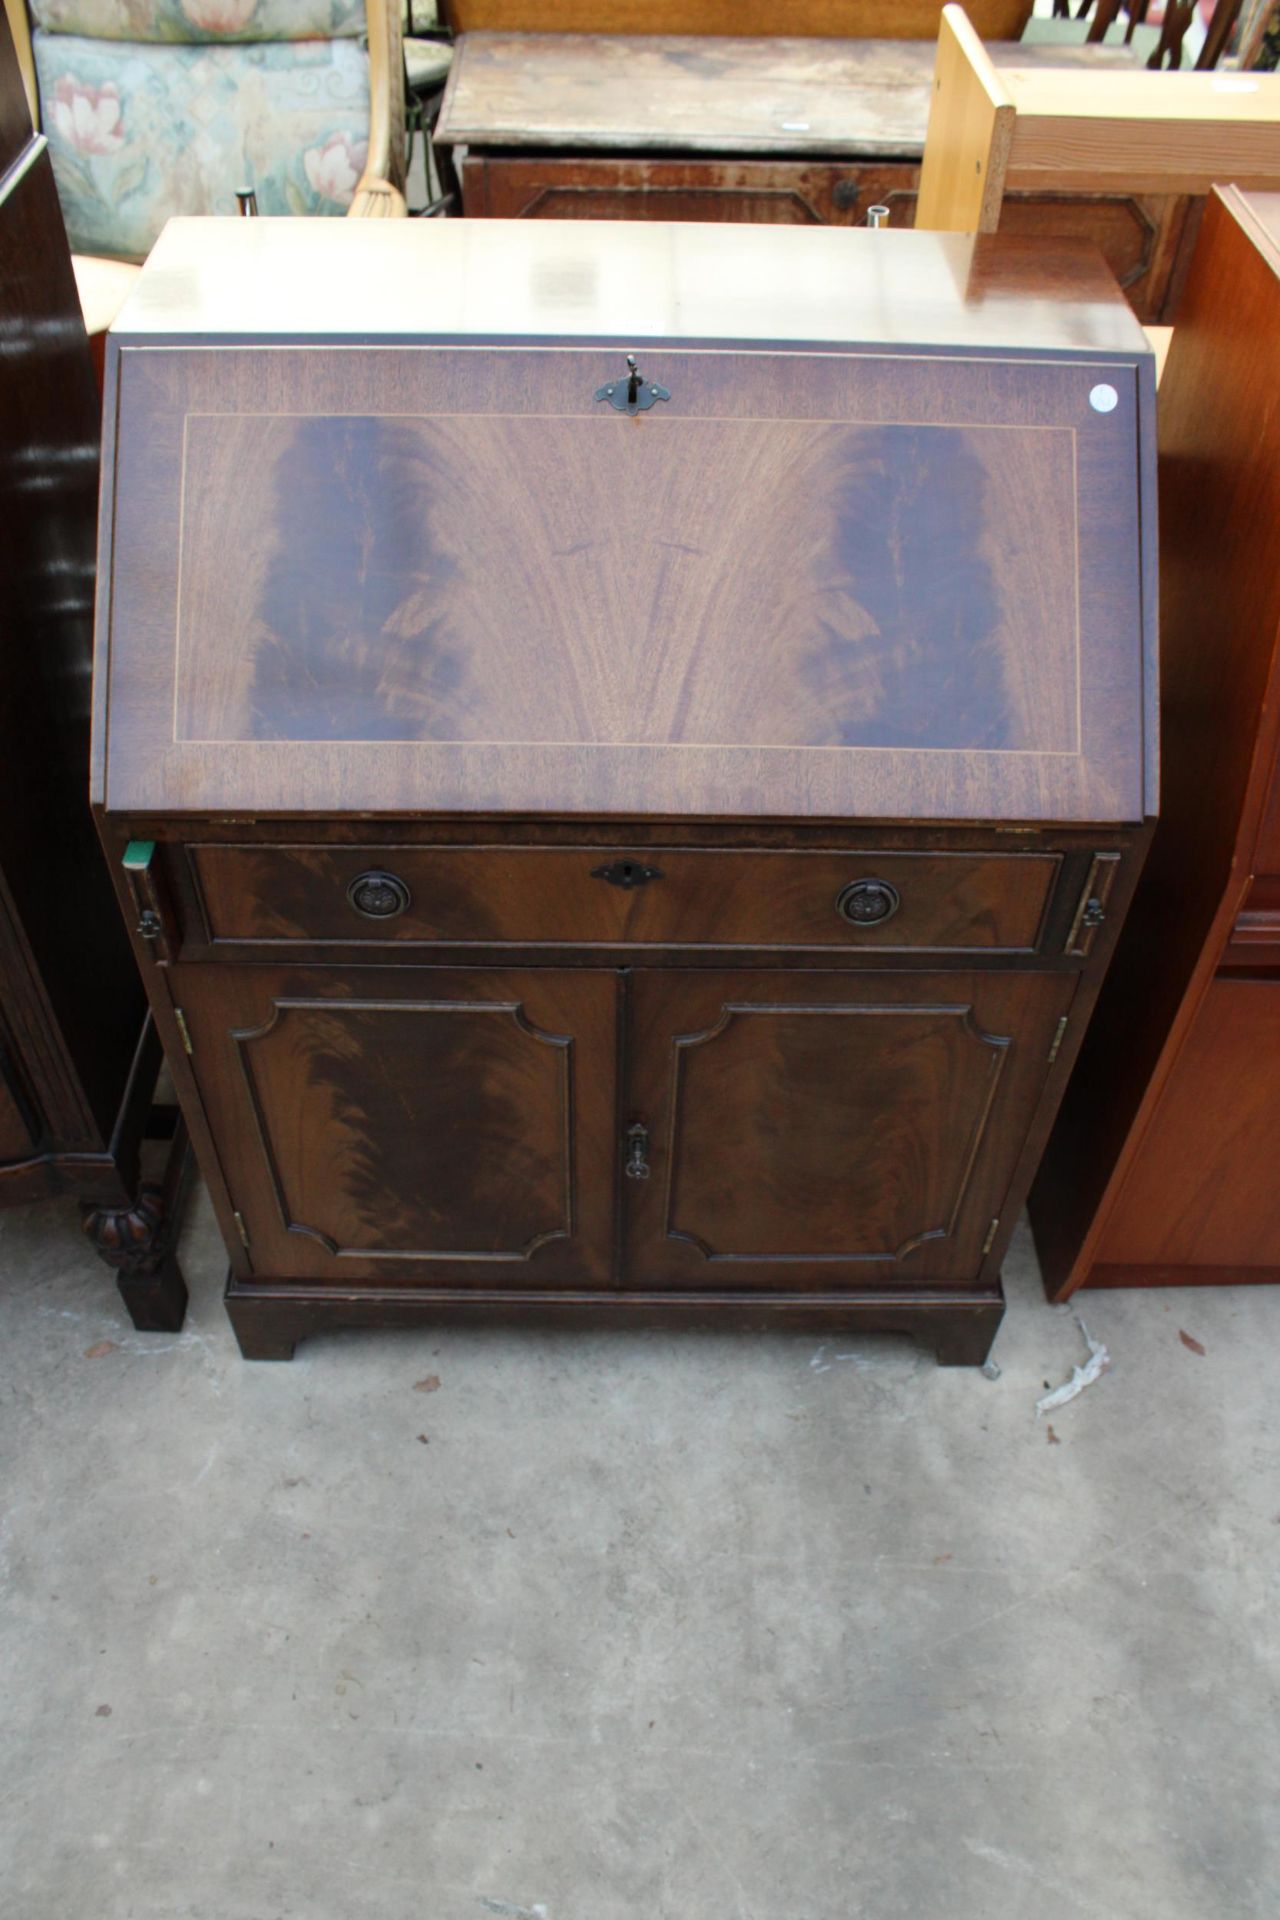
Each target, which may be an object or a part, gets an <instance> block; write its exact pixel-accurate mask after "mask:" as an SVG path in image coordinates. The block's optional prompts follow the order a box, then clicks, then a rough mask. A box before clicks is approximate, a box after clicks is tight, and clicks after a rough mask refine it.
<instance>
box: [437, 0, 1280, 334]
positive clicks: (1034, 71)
mask: <svg viewBox="0 0 1280 1920" xmlns="http://www.w3.org/2000/svg"><path fill="white" fill-rule="evenodd" d="M937 21H938V9H937V8H936V7H934V9H933V11H932V25H931V28H930V32H931V34H933V35H934V38H933V39H931V40H927V41H926V40H893V41H890V40H867V41H854V40H843V41H842V40H804V39H794V38H793V39H772V40H761V39H750V38H745V39H728V38H724V39H690V38H688V37H680V36H674V35H673V36H667V37H662V36H655V35H652V34H650V35H647V36H637V37H635V38H629V39H624V38H613V39H609V38H602V37H597V36H589V35H581V34H578V35H575V34H567V33H563V34H548V33H542V34H533V33H514V32H511V33H480V34H477V33H468V34H466V35H465V36H464V38H463V39H462V40H461V42H460V43H459V45H458V48H457V50H456V54H455V59H454V65H453V69H452V73H451V75H450V81H449V86H448V88H447V89H446V95H445V102H444V107H443V109H442V111H441V117H440V122H439V126H438V129H437V135H436V138H437V143H438V144H439V145H440V146H442V147H443V148H446V149H447V150H448V151H449V152H450V153H451V154H452V156H453V160H454V164H455V167H456V169H457V173H458V177H459V180H460V184H461V191H462V200H463V206H464V208H465V211H466V212H467V214H468V215H470V216H472V217H481V218H491V219H597V220H599V219H606V220H608V219H629V220H632V219H648V220H726V221H740V222H751V223H760V222H770V223H778V224H785V225H818V224H822V225H833V226H861V225H864V224H865V222H866V217H867V210H868V208H869V207H871V206H874V205H877V204H881V205H884V206H887V207H888V208H889V215H890V219H889V224H890V225H891V226H895V227H896V226H908V227H909V226H911V225H912V224H913V222H914V221H915V215H916V191H917V187H918V184H919V180H920V163H921V156H922V155H923V152H924V146H925V131H926V127H927V125H928V122H929V114H930V99H931V95H932V88H933V79H934V67H935V47H936V28H937ZM775 24H776V25H778V26H779V27H780V28H781V27H782V26H783V25H785V28H786V30H787V31H788V32H792V31H793V30H794V29H793V20H792V15H791V13H790V12H789V11H788V12H787V13H786V16H785V22H784V20H783V16H782V15H781V13H779V14H778V16H777V19H776V21H775ZM988 52H989V54H990V57H991V60H992V61H994V63H995V64H996V67H997V70H998V72H999V73H1001V74H1004V73H1005V71H1006V69H1012V70H1013V71H1014V72H1015V73H1016V84H1017V86H1019V87H1021V86H1023V85H1024V83H1025V82H1026V81H1027V80H1028V79H1029V78H1030V77H1031V76H1035V75H1041V76H1043V75H1045V73H1046V72H1047V71H1050V70H1051V71H1052V72H1054V74H1055V75H1057V74H1060V73H1061V74H1063V75H1064V76H1071V75H1074V76H1076V78H1077V81H1078V85H1079V86H1080V87H1082V88H1086V89H1088V88H1091V87H1092V86H1093V85H1094V83H1095V82H1099V83H1100V82H1105V84H1106V86H1107V87H1109V88H1113V89H1114V88H1117V87H1119V86H1121V85H1122V84H1123V83H1124V81H1125V80H1126V79H1128V80H1129V81H1133V80H1137V81H1139V82H1141V83H1143V84H1144V85H1145V86H1155V87H1162V86H1164V87H1168V86H1172V87H1173V88H1174V90H1175V95H1177V89H1178V88H1180V87H1183V86H1184V83H1186V82H1190V83H1191V86H1192V88H1193V89H1197V88H1198V89H1201V90H1202V91H1207V92H1208V94H1209V96H1210V98H1212V99H1213V100H1215V101H1216V102H1218V105H1219V110H1220V111H1232V112H1234V111H1236V110H1237V109H1238V108H1239V107H1240V105H1241V103H1242V102H1246V103H1247V101H1248V100H1249V99H1251V98H1254V97H1255V96H1254V95H1253V94H1249V93H1243V92H1236V91H1232V90H1231V89H1234V88H1237V87H1251V86H1253V85H1254V84H1255V82H1262V83H1263V84H1264V86H1265V87H1269V88H1274V87H1275V86H1280V82H1276V81H1274V79H1273V78H1271V77H1264V76H1261V75H1257V76H1254V75H1250V76H1248V77H1247V78H1246V77H1242V76H1232V75H1214V74H1200V75H1185V76H1178V75H1170V74H1165V75H1156V74H1148V73H1146V72H1144V71H1142V70H1140V69H1137V68H1135V65H1134V61H1133V56H1132V55H1130V54H1129V53H1128V52H1127V51H1126V50H1125V49H1124V48H1109V47H1090V48H1087V49H1086V48H1078V49H1068V48H1063V47H1056V46H1055V47H1044V46H1036V45H1026V44H1023V45H1007V44H1002V45H994V46H991V47H990V48H989V49H988ZM983 58H985V56H983ZM1177 97H1181V96H1180V95H1178V96H1177ZM1267 133H1268V136H1269V139H1268V143H1267V146H1266V152H1265V154H1263V155H1262V156H1261V157H1259V156H1258V155H1256V154H1254V155H1253V164H1254V166H1255V167H1262V168H1264V169H1267V170H1268V171H1266V172H1265V173H1264V174H1259V173H1257V172H1255V173H1254V174H1252V175H1251V176H1250V177H1251V178H1252V179H1253V182H1254V184H1256V185H1262V184H1266V183H1267V182H1268V181H1269V182H1270V183H1271V184H1274V185H1275V186H1276V187H1278V188H1280V136H1277V134H1276V131H1275V128H1274V127H1273V128H1270V129H1268V130H1267ZM1179 150H1180V149H1179V142H1178V141H1174V142H1173V143H1172V144H1170V143H1166V144H1165V145H1164V146H1163V147H1162V149H1161V157H1160V162H1159V165H1158V166H1157V167H1156V168H1155V169H1154V171H1151V170H1148V171H1146V172H1140V171H1138V170H1137V169H1136V168H1135V167H1133V166H1132V165H1128V166H1120V167H1113V168H1112V169H1111V171H1110V172H1109V174H1108V176H1107V178H1106V179H1105V180H1101V179H1096V178H1085V177H1083V176H1080V175H1076V176H1073V177H1071V178H1070V179H1067V178H1066V177H1065V174H1064V177H1062V178H1059V177H1058V174H1057V173H1056V172H1055V171H1054V167H1056V166H1058V165H1059V164H1064V165H1065V161H1066V160H1067V159H1069V157H1070V156H1069V153H1067V154H1066V155H1065V156H1064V154H1063V153H1062V152H1057V153H1056V154H1055V159H1054V167H1048V168H1046V167H1045V166H1043V165H1042V164H1041V163H1040V159H1039V158H1038V157H1037V156H1031V162H1032V163H1031V164H1028V166H1027V167H1026V168H1022V167H1021V166H1020V165H1018V164H1015V165H1014V166H1013V168H1012V169H1011V170H1010V171H1009V173H1008V175H1007V177H1006V178H1004V179H1003V181H1002V182H1001V193H1000V194H999V195H997V196H996V197H995V199H994V200H993V202H992V209H993V213H994V210H995V209H998V212H999V222H1000V227H1001V230H1002V231H1003V232H1007V233H1016V234H1051V235H1053V236H1054V237H1056V238H1070V237H1076V238H1079V239H1083V240H1090V241H1092V242H1093V243H1094V244H1095V245H1096V246H1098V247H1099V248H1100V249H1101V250H1102V253H1103V255H1104V257H1105V258H1106V260H1107V263H1108V265H1109V266H1110V268H1111V270H1112V272H1113V274H1114V275H1115V277H1116V278H1117V280H1118V281H1119V282H1120V284H1121V286H1122V287H1123V288H1124V289H1125V291H1126V293H1127V294H1128V297H1129V302H1130V304H1131V306H1132V307H1133V309H1134V311H1135V313H1136V314H1137V315H1138V317H1139V319H1140V320H1142V321H1144V322H1155V323H1157V324H1159V323H1161V322H1165V323H1167V322H1170V321H1171V320H1172V318H1173V316H1174V314H1175V312H1176V309H1177V302H1178V296H1179V291H1180V288H1181V284H1182V279H1183V276H1184V273H1185V268H1186V263H1187V261H1188V260H1189V258H1190V254H1191V250H1192V245H1193V243H1194V237H1195V230H1196V226H1197V224H1198V221H1199V218H1200V213H1201V211H1202V209H1203V205H1204V200H1203V196H1204V194H1205V193H1206V192H1207V191H1208V186H1209V184H1210V182H1211V181H1212V180H1213V179H1214V178H1219V177H1232V178H1233V177H1238V176H1239V172H1240V166H1239V162H1240V159H1241V156H1240V154H1238V153H1237V152H1236V151H1235V150H1234V149H1230V150H1228V149H1226V148H1223V149H1221V150H1220V151H1219V152H1218V154H1217V162H1215V165H1214V166H1210V167H1209V168H1208V169H1207V171H1206V168H1205V167H1198V168H1197V169H1196V170H1193V171H1192V172H1191V173H1190V174H1187V172H1186V171H1185V169H1184V170H1183V171H1182V172H1181V173H1179V172H1176V171H1171V169H1172V168H1173V167H1174V163H1175V162H1176V161H1177V159H1178V156H1179ZM1228 162H1231V165H1230V166H1229V167H1228V168H1227V172H1226V174H1225V175H1224V174H1222V173H1221V172H1220V171H1218V170H1217V163H1221V165H1222V166H1224V167H1225V166H1227V163H1228ZM970 164H971V162H970ZM974 217H975V219H976V217H977V216H976V215H975V216H974ZM923 224H929V225H943V224H949V225H952V226H954V225H955V223H954V222H944V221H943V220H941V219H939V218H937V217H933V218H931V219H930V220H929V221H927V222H924V223H923ZM986 224H987V225H988V226H990V225H991V224H992V221H991V220H988V221H987V223H986Z"/></svg>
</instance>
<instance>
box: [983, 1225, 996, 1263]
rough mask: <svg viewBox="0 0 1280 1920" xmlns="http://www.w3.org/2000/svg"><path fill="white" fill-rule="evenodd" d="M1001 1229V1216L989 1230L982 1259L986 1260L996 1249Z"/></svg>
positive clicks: (984, 1242)
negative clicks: (997, 1237) (992, 1250)
mask: <svg viewBox="0 0 1280 1920" xmlns="http://www.w3.org/2000/svg"><path fill="white" fill-rule="evenodd" d="M999 1229H1000V1220H999V1216H997V1217H996V1218H995V1219H994V1220H993V1221H992V1222H991V1225H990V1226H989V1227H988V1228H987V1237H986V1239H985V1240H984V1241H983V1243H982V1257H983V1259H984V1260H985V1259H986V1257H987V1255H988V1254H989V1253H990V1251H991V1249H992V1247H994V1245H995V1243H996V1234H997V1233H998V1232H999Z"/></svg>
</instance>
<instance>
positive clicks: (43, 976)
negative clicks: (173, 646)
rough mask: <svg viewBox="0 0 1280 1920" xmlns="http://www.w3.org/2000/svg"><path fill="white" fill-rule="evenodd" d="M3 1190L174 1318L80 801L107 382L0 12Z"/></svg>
mask: <svg viewBox="0 0 1280 1920" xmlns="http://www.w3.org/2000/svg"><path fill="white" fill-rule="evenodd" d="M0 313H2V314H3V323H4V335H3V337H4V352H3V354H2V355H0V1205H12V1204H19V1203H23V1202H28V1201H32V1200H37V1199H41V1198H43V1197H45V1196H46V1195H48V1196H52V1195H55V1194H72V1195H74V1196H75V1197H76V1198H77V1199H79V1200H80V1201H81V1202H82V1203H83V1204H84V1206H85V1208H86V1225H87V1227H88V1229H89V1231H90V1234H91V1236H92V1237H93V1239H94V1241H95V1244H96V1245H97V1247H98V1250H99V1251H100V1252H101V1253H102V1255H103V1257H104V1258H105V1259H106V1260H107V1262H108V1264H109V1265H111V1266H112V1267H114V1268H115V1269H116V1271H117V1274H118V1276H119V1281H120V1290H121V1293H122V1294H123V1296H124V1299H125V1302H126V1304H127V1306H128V1308H129V1311H130V1313H131V1314H132V1316H133V1319H134V1322H135V1324H136V1325H138V1326H140V1327H167V1328H172V1327H176V1326H180V1325H181V1323H182V1316H183V1311H184V1308H185V1305H186V1297H187V1296H186V1289H185V1287H184V1286H183V1282H182V1275H181V1273H180V1272H179V1270H178V1266H177V1263H176V1261H175V1259H174V1257H173V1253H172V1235H173V1227H174V1220H175V1210H176V1202H177V1194H178V1188H179V1185H180V1175H181V1169H182V1167H183V1165H184V1161H185V1154H184V1151H183V1145H182V1137H181V1134H180V1133H179V1135H178V1137H177V1138H176V1140H175V1142H174V1145H173V1148H172V1150H171V1151H170V1154H169V1172H168V1176H167V1177H161V1178H160V1179H158V1180H157V1182H156V1183H155V1184H154V1185H151V1184H148V1183H145V1182H144V1179H143V1140H144V1134H145V1131H146V1127H147V1123H148V1119H149V1115H150V1109H151V1102H152V1094H153V1091H154V1087H155V1081H156V1075H157V1072H158V1070H159V1067H160V1045H159V1041H158V1039H157V1037H156V1033H155V1029H154V1027H153V1026H152V1024H151V1021H150V1018H149V1016H148V1014H147V1002H146V997H145V995H144V993H143V991H142V987H141V984H140V982H139V980H138V976H137V969H136V968H135V966H134V963H133V956H132V954H131V953H130V951H129V942H128V939H127V937H126V934H125V930H124V928H123V927H122V926H121V924H120V916H119V914H118V912H117V910H116V903H115V900H114V898H113V895H112V888H111V881H110V878H109V876H108V874H107V870H106V866H105V865H104V862H103V858H102V850H101V847H100V846H99V844H98V839H97V835H96V834H95V832H94V827H93V820H92V817H91V815H90V813H89V806H88V793H87V782H88V768H89V674H90V660H91V648H92V623H93V580H94V537H95V524H96V518H97V491H98V488H97V482H98V432H99V428H98V393H97V388H96V386H95V384H94V377H93V367H92V364H91V361H90V358H89V345H88V341H87V339H86V337H85V331H84V327H83V325H82V323H81V319H80V313H79V308H78V305H77V301H76V287H75V280H74V278H73V276H72V272H71V256H70V254H69V252H68V250H67V243H66V238H65V235H64V233H63V229H62V217H61V214H60V213H59V210H58V200H57V195H56V193H55V191H54V184H53V177H52V173H51V170H50V166H49V157H48V154H47V153H46V151H45V148H44V142H43V141H42V140H41V138H40V137H39V135H37V134H33V132H32V128H31V118H30V114H29V112H28V108H27V100H26V95H25V93H24V92H23V87H22V81H21V77H20V73H19V69H18V64H17V61H16V60H15V58H14V54H13V44H12V40H11V38H10V36H9V32H8V28H7V25H6V24H5V21H4V20H3V19H0Z"/></svg>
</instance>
